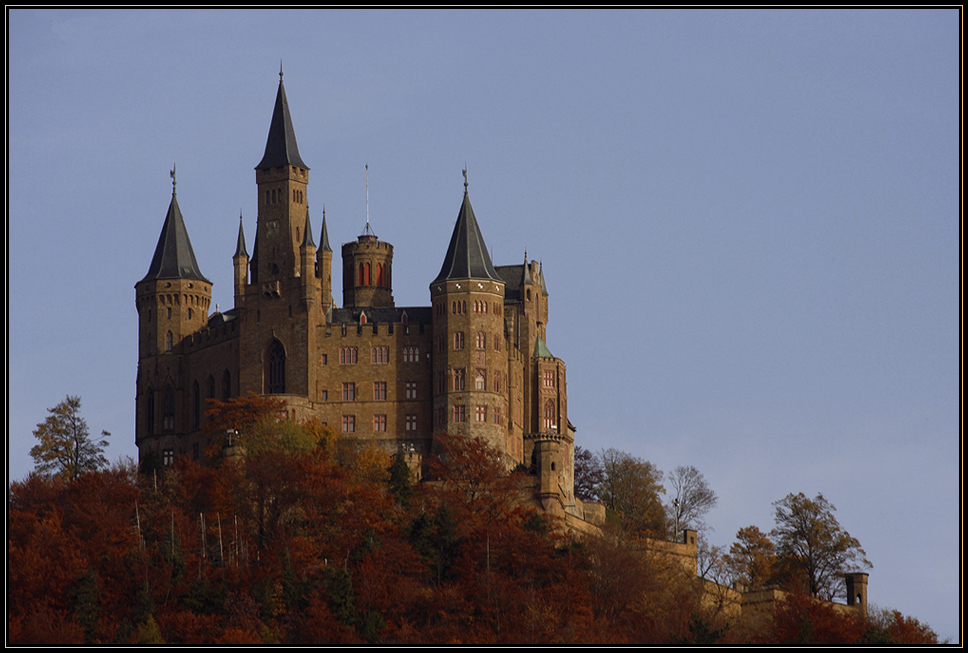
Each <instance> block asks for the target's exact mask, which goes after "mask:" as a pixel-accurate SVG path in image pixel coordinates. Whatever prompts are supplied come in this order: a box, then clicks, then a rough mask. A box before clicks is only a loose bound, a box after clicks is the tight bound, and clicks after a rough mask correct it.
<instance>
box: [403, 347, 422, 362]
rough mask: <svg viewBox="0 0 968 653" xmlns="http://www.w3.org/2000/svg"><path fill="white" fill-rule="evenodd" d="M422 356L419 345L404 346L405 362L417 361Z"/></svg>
mask: <svg viewBox="0 0 968 653" xmlns="http://www.w3.org/2000/svg"><path fill="white" fill-rule="evenodd" d="M419 358H420V350H419V349H418V348H417V347H404V348H403V362H404V363H416V362H418V360H419Z"/></svg>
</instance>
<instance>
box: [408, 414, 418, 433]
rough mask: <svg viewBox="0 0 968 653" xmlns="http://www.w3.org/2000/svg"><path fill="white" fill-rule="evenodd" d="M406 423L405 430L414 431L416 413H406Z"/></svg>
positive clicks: (415, 427) (415, 428)
mask: <svg viewBox="0 0 968 653" xmlns="http://www.w3.org/2000/svg"><path fill="white" fill-rule="evenodd" d="M406 423H407V430H408V431H416V430H417V416H416V415H407V422H406Z"/></svg>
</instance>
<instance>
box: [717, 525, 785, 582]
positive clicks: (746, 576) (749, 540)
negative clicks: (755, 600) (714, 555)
mask: <svg viewBox="0 0 968 653" xmlns="http://www.w3.org/2000/svg"><path fill="white" fill-rule="evenodd" d="M723 563H724V565H725V566H726V569H727V570H728V572H729V576H730V578H731V579H732V580H733V582H736V583H741V584H742V585H743V586H744V587H746V589H748V590H761V589H764V588H765V587H767V586H768V585H769V584H770V582H771V580H772V578H773V568H774V565H775V564H776V554H775V553H774V551H773V542H772V541H771V540H770V538H769V537H767V535H766V533H764V532H763V531H761V530H760V529H759V528H757V527H756V526H747V527H745V528H741V529H739V531H737V533H736V541H735V542H733V544H732V545H731V546H730V547H729V552H728V553H726V554H725V555H724V556H723Z"/></svg>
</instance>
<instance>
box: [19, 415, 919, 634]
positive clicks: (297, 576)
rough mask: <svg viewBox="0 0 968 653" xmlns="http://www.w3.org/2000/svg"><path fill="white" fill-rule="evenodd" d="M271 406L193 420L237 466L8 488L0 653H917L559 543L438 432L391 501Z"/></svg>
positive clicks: (886, 630) (796, 598) (87, 475)
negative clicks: (270, 649)
mask: <svg viewBox="0 0 968 653" xmlns="http://www.w3.org/2000/svg"><path fill="white" fill-rule="evenodd" d="M280 408H281V406H280V404H279V403H278V400H274V399H271V398H270V399H265V398H258V397H251V398H237V399H233V400H229V401H228V402H223V403H216V404H214V405H213V406H212V409H211V411H210V416H211V419H210V421H209V428H210V429H211V431H212V433H224V432H226V431H227V430H230V431H233V432H238V433H239V434H240V435H239V438H240V440H239V441H238V442H236V443H234V444H235V445H236V446H237V447H238V449H239V450H244V452H245V453H244V455H238V456H229V457H224V456H222V453H223V452H222V451H221V450H213V451H210V452H206V453H207V455H208V457H209V460H208V463H209V464H206V465H201V464H198V463H196V462H193V461H190V460H186V459H182V458H178V459H176V460H175V461H174V464H172V465H170V466H157V465H152V464H150V461H148V462H149V464H147V465H143V466H142V468H141V469H138V468H137V467H136V466H134V465H133V464H131V465H116V466H114V467H110V468H105V467H104V466H103V465H102V466H99V467H98V468H97V469H94V470H87V469H73V468H72V469H73V471H72V472H71V473H70V474H61V473H56V471H55V470H53V469H47V470H44V472H43V473H41V472H37V473H33V474H31V475H30V476H28V477H27V478H26V479H24V480H23V481H21V482H15V483H13V484H11V486H10V488H9V491H8V505H7V643H8V644H9V645H51V644H59V645H85V644H86V645H108V644H114V645H117V644H144V645H151V644H159V645H160V644H169V645H187V644H191V645H262V644H270V645H271V644H290V645H299V644H317V645H318V644H349V645H352V644H383V645H395V644H396V645H404V644H424V645H460V644H638V645H643V644H652V645H658V644H684V645H685V644H759V645H769V644H889V643H907V644H925V643H937V638H936V636H935V635H934V633H933V632H931V630H930V629H928V628H927V627H926V626H924V625H922V624H920V623H918V622H917V621H916V620H914V619H911V618H908V617H905V616H903V615H901V614H899V613H896V612H890V611H881V612H876V613H875V614H873V615H871V616H869V617H867V618H864V617H862V616H860V615H858V614H857V613H855V612H853V611H844V610H836V609H834V608H833V607H832V606H831V604H829V603H827V602H824V601H818V600H816V599H814V598H813V597H811V596H810V595H809V593H806V592H801V591H796V588H795V587H791V591H790V592H789V593H788V594H787V595H786V598H785V599H784V600H781V601H780V602H779V603H778V604H777V606H776V609H775V612H774V618H773V619H772V620H770V621H769V622H762V621H759V622H752V621H750V622H745V621H744V620H743V619H742V618H737V617H735V616H730V615H728V614H727V613H726V612H724V611H723V610H722V609H721V606H719V607H717V605H716V604H715V602H710V601H708V600H704V596H705V592H706V589H705V588H704V586H705V585H706V582H707V581H704V580H703V579H701V578H699V577H697V575H696V573H695V570H688V569H686V568H684V566H683V565H682V564H680V563H679V562H678V561H675V560H670V559H669V556H663V555H657V554H655V553H650V552H649V549H648V548H647V547H643V546H642V540H641V539H640V537H639V536H637V535H636V534H635V533H630V532H627V531H623V529H622V528H621V527H620V526H615V527H610V528H606V529H604V531H603V532H602V533H601V534H600V535H585V536H582V537H576V536H575V535H573V534H570V533H567V532H565V529H563V528H562V526H561V524H560V523H558V522H556V521H555V520H554V519H553V518H551V517H549V516H548V515H545V514H541V513H539V512H537V511H535V510H534V508H532V507H531V504H530V503H529V502H527V501H522V500H521V498H522V497H527V496H529V495H530V494H531V492H532V490H531V488H533V486H534V483H535V479H534V477H533V476H531V475H529V474H528V470H526V469H520V470H517V471H515V472H513V473H511V474H508V473H507V472H506V470H505V469H504V467H503V465H502V463H501V461H500V458H499V456H497V455H496V452H494V451H493V450H492V449H490V448H489V447H488V446H487V445H486V444H484V443H483V442H481V441H479V440H468V439H462V438H455V437H448V436H442V437H441V439H440V452H439V455H438V456H437V457H436V458H434V459H433V460H432V461H431V462H430V465H429V467H428V473H427V479H428V480H426V481H424V482H420V483H413V482H412V480H411V479H412V476H411V470H410V469H409V468H408V466H407V464H406V460H405V459H404V458H403V457H391V456H389V455H387V454H386V453H384V452H381V451H379V450H377V449H374V448H371V447H367V446H365V445H362V444H360V443H358V442H354V441H350V440H345V439H342V438H338V437H337V436H336V434H335V433H334V432H333V431H332V430H331V429H329V428H327V427H324V426H322V425H320V424H318V423H308V424H295V423H292V422H290V421H285V420H278V419H277V418H276V415H278V414H279V409H280ZM39 426H40V425H39ZM617 523H620V522H617Z"/></svg>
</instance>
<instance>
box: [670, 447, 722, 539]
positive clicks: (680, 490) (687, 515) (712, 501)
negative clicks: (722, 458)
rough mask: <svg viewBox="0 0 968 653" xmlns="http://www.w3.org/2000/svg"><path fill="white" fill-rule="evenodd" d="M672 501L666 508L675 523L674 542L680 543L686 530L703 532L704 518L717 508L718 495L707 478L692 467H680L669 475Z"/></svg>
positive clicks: (704, 526)
mask: <svg viewBox="0 0 968 653" xmlns="http://www.w3.org/2000/svg"><path fill="white" fill-rule="evenodd" d="M669 485H670V486H671V488H670V489H671V490H672V492H671V494H672V501H671V502H670V503H669V505H668V506H667V507H666V510H667V512H668V514H669V520H670V521H672V523H673V538H672V539H673V540H674V541H676V542H678V541H679V533H681V532H682V531H683V530H684V529H686V528H692V529H693V530H697V531H701V530H705V528H706V524H705V522H703V516H704V515H705V514H706V513H707V512H709V511H710V510H712V509H713V508H715V507H716V502H717V501H718V498H717V497H716V493H715V492H713V491H712V489H710V487H709V484H708V483H706V478H705V477H704V476H703V475H702V473H700V471H699V470H698V469H696V468H695V467H693V466H692V465H690V466H688V467H683V466H679V467H676V468H675V471H673V472H672V473H671V474H669Z"/></svg>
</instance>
